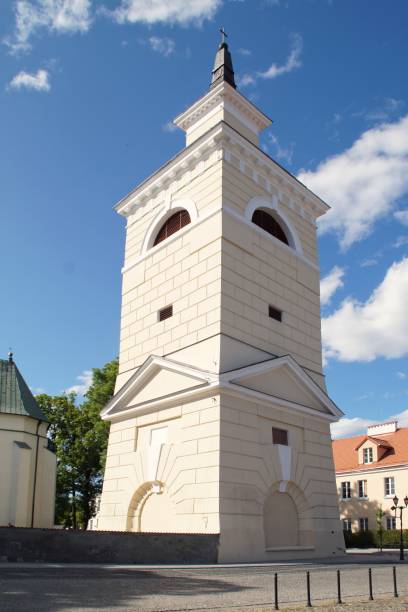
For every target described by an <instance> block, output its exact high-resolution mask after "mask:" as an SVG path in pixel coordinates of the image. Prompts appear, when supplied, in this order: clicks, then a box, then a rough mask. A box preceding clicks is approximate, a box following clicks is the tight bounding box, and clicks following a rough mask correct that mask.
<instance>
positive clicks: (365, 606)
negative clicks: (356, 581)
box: [210, 596, 408, 612]
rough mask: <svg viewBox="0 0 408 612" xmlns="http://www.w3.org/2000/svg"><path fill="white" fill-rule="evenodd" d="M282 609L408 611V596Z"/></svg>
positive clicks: (248, 611)
mask: <svg viewBox="0 0 408 612" xmlns="http://www.w3.org/2000/svg"><path fill="white" fill-rule="evenodd" d="M210 609H211V612H243V610H245V612H274V610H275V608H274V607H273V606H267V607H246V606H245V608H243V607H239V608H210ZM279 609H280V610H295V611H297V612H306V610H317V612H345V611H346V612H348V611H350V612H351V611H353V612H354V610H355V611H356V612H406V611H407V610H408V596H404V597H399V598H398V599H397V598H395V597H393V598H389V597H384V598H380V597H379V598H378V599H376V600H375V601H367V600H365V601H363V600H361V599H359V600H357V599H355V600H353V601H346V602H345V603H343V604H341V605H333V604H327V602H326V603H325V602H322V603H317V604H316V605H313V607H312V608H307V607H306V606H304V605H299V604H297V605H296V604H283V605H281V606H279Z"/></svg>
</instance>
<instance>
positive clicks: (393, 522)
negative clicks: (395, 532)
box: [386, 516, 397, 529]
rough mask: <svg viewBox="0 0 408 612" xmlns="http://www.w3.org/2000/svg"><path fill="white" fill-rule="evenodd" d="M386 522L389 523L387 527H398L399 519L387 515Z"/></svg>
mask: <svg viewBox="0 0 408 612" xmlns="http://www.w3.org/2000/svg"><path fill="white" fill-rule="evenodd" d="M386 524H387V529H396V528H397V519H396V518H395V516H387V519H386Z"/></svg>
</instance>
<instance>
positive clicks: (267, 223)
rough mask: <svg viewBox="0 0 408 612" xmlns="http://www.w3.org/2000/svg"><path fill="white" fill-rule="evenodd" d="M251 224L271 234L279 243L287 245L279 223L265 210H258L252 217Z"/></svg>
mask: <svg viewBox="0 0 408 612" xmlns="http://www.w3.org/2000/svg"><path fill="white" fill-rule="evenodd" d="M252 223H255V225H257V226H258V227H261V228H262V229H263V230H265V232H268V234H272V236H275V238H277V239H278V240H280V241H281V242H284V243H285V244H287V245H289V240H288V239H287V237H286V234H285V232H284V231H283V229H282V228H281V226H280V225H279V223H278V222H277V221H276V219H275V218H274V217H272V215H270V214H269V213H267V212H266V211H265V210H262V209H261V208H258V209H257V210H256V211H255V212H254V214H253V215H252Z"/></svg>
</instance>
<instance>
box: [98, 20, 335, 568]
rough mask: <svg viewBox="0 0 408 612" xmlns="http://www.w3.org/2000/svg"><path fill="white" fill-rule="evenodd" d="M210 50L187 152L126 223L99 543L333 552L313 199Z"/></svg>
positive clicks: (124, 209)
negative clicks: (268, 146)
mask: <svg viewBox="0 0 408 612" xmlns="http://www.w3.org/2000/svg"><path fill="white" fill-rule="evenodd" d="M225 36H226V34H225V32H224V31H223V30H222V40H221V43H220V45H219V47H218V50H217V52H216V57H215V62H214V68H213V71H212V78H211V84H210V87H209V90H208V91H207V92H206V93H205V94H204V95H203V96H202V97H201V98H200V99H199V100H198V101H197V102H195V103H194V104H193V105H192V106H190V107H189V108H188V109H187V110H186V111H185V112H183V113H182V114H181V115H179V116H178V117H176V119H175V120H174V123H175V124H176V125H177V126H178V127H179V128H181V129H182V130H183V131H184V132H185V134H186V146H185V148H184V149H183V150H182V151H180V152H179V153H178V154H177V155H176V156H175V157H173V158H172V159H171V160H170V161H169V162H168V163H167V164H165V165H164V166H163V167H161V168H160V169H159V170H157V171H156V172H155V173H154V174H152V175H151V176H150V177H149V178H147V179H146V180H145V181H144V182H143V183H141V184H140V185H139V186H138V187H136V189H134V190H133V191H132V192H131V193H130V194H129V195H127V196H126V197H125V198H124V199H122V200H121V201H120V202H119V203H118V204H117V205H116V211H117V212H118V213H119V214H120V215H122V216H124V217H126V219H127V227H126V249H125V259H124V266H123V270H122V273H123V287H122V314H121V338H120V366H119V375H118V378H117V384H116V390H115V396H114V397H113V398H112V400H111V402H110V403H109V404H108V406H106V408H105V409H104V411H103V412H102V417H103V418H104V419H106V420H109V421H111V431H110V437H109V446H108V456H107V463H106V471H105V479H104V487H103V493H102V500H101V512H100V520H99V528H100V529H116V530H135V531H154V532H170V533H180V532H186V531H187V532H194V533H217V534H220V548H219V559H220V560H223V561H238V560H248V561H249V560H268V559H270V560H273V559H277V558H279V559H290V558H299V557H300V556H319V555H320V556H321V555H325V556H326V555H330V556H331V555H332V554H338V553H339V552H342V549H343V543H342V532H341V529H340V521H339V514H338V506H337V494H336V488H335V479H334V471H333V460H332V450H331V440H330V430H329V425H330V422H332V421H334V420H337V419H338V418H339V416H341V414H342V413H341V411H340V410H339V409H338V408H337V407H336V406H335V404H334V403H333V402H332V401H331V400H330V398H329V397H328V396H327V394H326V387H325V383H324V377H323V373H322V362H321V335H320V299H319V266H318V257H317V247H316V218H317V217H319V216H320V215H322V214H324V213H325V212H326V211H327V210H328V206H327V204H325V203H324V202H323V201H322V200H321V199H320V198H318V197H317V196H316V195H315V194H313V193H312V192H311V191H310V190H308V189H307V188H306V187H305V186H304V185H303V184H302V183H300V182H299V181H298V180H297V179H296V178H295V177H294V176H292V175H291V174H290V173H289V172H288V171H286V170H285V169H284V168H282V167H281V166H280V165H279V164H277V163H276V162H275V161H274V160H273V159H271V158H270V157H269V156H268V155H266V154H265V153H264V152H263V151H262V150H261V149H260V148H259V134H260V132H261V131H262V130H263V129H265V128H266V127H268V126H270V125H271V123H272V121H271V119H269V118H268V117H267V116H266V115H265V114H264V113H263V112H262V111H261V110H259V109H258V108H257V107H256V106H255V105H254V104H252V103H251V102H250V101H249V100H248V99H246V98H245V97H244V96H243V95H242V94H241V93H240V92H239V91H238V90H237V88H236V84H235V80H234V70H233V64H232V59H231V54H230V51H229V48H228V45H227V43H226V42H225Z"/></svg>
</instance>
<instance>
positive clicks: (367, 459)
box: [363, 448, 373, 463]
mask: <svg viewBox="0 0 408 612" xmlns="http://www.w3.org/2000/svg"><path fill="white" fill-rule="evenodd" d="M372 462H373V449H372V448H364V449H363V463H372Z"/></svg>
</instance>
